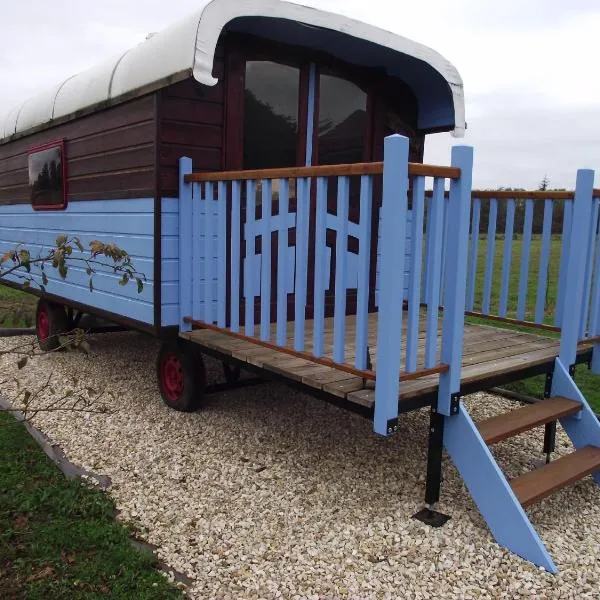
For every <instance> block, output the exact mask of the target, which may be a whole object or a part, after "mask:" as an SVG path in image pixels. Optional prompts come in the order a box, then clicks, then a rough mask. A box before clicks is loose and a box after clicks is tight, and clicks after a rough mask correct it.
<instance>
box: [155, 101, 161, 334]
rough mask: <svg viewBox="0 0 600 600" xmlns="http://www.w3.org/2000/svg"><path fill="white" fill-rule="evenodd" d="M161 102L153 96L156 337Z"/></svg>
mask: <svg viewBox="0 0 600 600" xmlns="http://www.w3.org/2000/svg"><path fill="white" fill-rule="evenodd" d="M161 108H162V102H161V95H160V94H159V93H157V94H155V95H154V125H155V127H154V329H155V331H156V335H158V333H159V331H160V326H161V324H162V310H161V308H162V198H161V190H160V140H161V130H162V118H161V117H162V114H161V112H162V111H161Z"/></svg>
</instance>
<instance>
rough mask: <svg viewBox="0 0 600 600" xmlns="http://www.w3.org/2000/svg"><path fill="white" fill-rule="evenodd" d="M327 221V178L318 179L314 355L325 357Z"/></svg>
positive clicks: (327, 280) (328, 259)
mask: <svg viewBox="0 0 600 600" xmlns="http://www.w3.org/2000/svg"><path fill="white" fill-rule="evenodd" d="M326 221H327V178H326V177H319V178H317V211H316V215H315V285H314V315H313V319H314V322H313V354H314V355H315V356H317V357H320V356H323V336H324V334H325V290H326V288H327V287H329V276H328V272H327V266H328V265H329V262H330V260H331V259H330V258H327V253H326V250H327V249H326V247H325V230H326Z"/></svg>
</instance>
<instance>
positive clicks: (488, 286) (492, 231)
mask: <svg viewBox="0 0 600 600" xmlns="http://www.w3.org/2000/svg"><path fill="white" fill-rule="evenodd" d="M497 219H498V201H497V200H496V199H495V198H492V199H491V200H490V208H489V216H488V234H487V235H488V237H487V242H488V247H487V256H486V260H485V273H484V276H483V303H482V307H481V312H483V313H484V314H486V315H487V314H490V309H491V301H492V285H493V281H494V258H495V256H496V222H497Z"/></svg>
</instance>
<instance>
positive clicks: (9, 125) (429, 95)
mask: <svg viewBox="0 0 600 600" xmlns="http://www.w3.org/2000/svg"><path fill="white" fill-rule="evenodd" d="M199 5H200V7H199V8H198V10H197V11H196V12H195V13H194V14H192V15H190V16H189V17H186V18H185V19H182V20H181V21H179V22H177V23H175V24H173V25H171V26H170V27H168V28H167V29H165V30H164V31H162V32H160V33H157V34H155V35H153V36H152V37H150V38H149V39H148V40H146V41H144V42H142V43H141V44H139V45H137V46H135V47H134V48H132V49H130V50H128V51H127V52H125V53H123V54H122V55H120V56H118V57H115V58H112V59H110V60H107V61H106V62H104V63H102V64H100V65H98V66H96V67H93V68H91V69H89V70H87V71H84V72H82V73H79V74H78V75H74V76H73V77H70V78H68V79H66V80H65V81H63V82H61V83H60V84H58V85H56V86H54V87H53V88H51V89H49V90H46V91H44V92H42V93H41V94H39V95H37V96H35V97H33V98H30V99H29V100H26V101H25V102H23V103H21V104H20V105H18V106H16V107H14V108H13V109H12V110H11V111H9V112H8V114H7V115H6V116H5V117H4V118H2V117H0V140H2V139H5V138H8V137H10V136H13V135H15V134H24V133H26V132H28V131H30V130H34V129H40V128H43V127H44V126H50V125H52V124H53V123H54V122H63V121H65V120H69V119H70V118H75V117H76V116H78V115H79V114H82V112H89V111H92V110H94V109H98V110H100V109H102V108H104V107H106V106H110V105H114V104H117V103H119V102H124V101H126V100H128V99H131V98H132V97H136V96H140V95H142V94H145V93H148V92H151V91H153V90H156V89H159V88H161V87H164V86H167V85H169V84H171V83H173V82H175V81H180V80H182V79H184V78H187V77H189V76H193V77H194V78H195V79H196V80H197V81H199V82H200V83H202V84H204V85H209V86H211V85H215V84H216V83H217V80H216V79H215V78H214V77H213V76H212V70H213V61H214V54H215V49H216V46H217V42H218V39H219V36H220V35H221V33H222V32H223V30H224V29H226V28H227V29H230V30H234V31H243V32H248V33H255V34H258V35H261V36H262V37H267V38H270V39H274V40H275V39H279V40H281V41H290V43H291V42H292V41H293V42H294V43H297V44H300V45H304V46H307V47H318V48H319V49H324V50H327V51H328V52H330V53H333V54H336V55H338V56H339V57H340V58H344V55H346V59H349V60H350V62H354V63H358V64H364V65H368V66H378V67H384V68H386V70H387V71H388V73H389V74H390V75H393V76H396V77H399V78H401V79H403V80H404V81H405V82H406V83H407V84H408V85H409V86H411V88H412V89H413V91H414V92H415V95H416V96H417V99H418V102H419V107H420V115H419V127H420V128H421V129H436V128H437V129H440V128H446V129H453V131H454V134H455V135H457V136H462V135H463V133H464V129H465V111H464V97H463V84H462V80H461V78H460V75H459V74H458V71H457V70H456V69H455V68H454V66H452V65H451V64H450V63H449V62H448V61H447V60H445V59H444V58H443V57H442V56H441V55H439V54H438V53H437V52H435V51H433V50H431V49H430V48H428V47H426V46H423V45H421V44H418V43H416V42H413V41H411V40H409V39H407V38H404V37H401V36H398V35H395V34H392V33H389V32H387V31H384V30H381V29H378V28H376V27H372V26H370V25H367V24H365V23H361V22H359V21H355V20H353V19H349V18H347V17H343V16H340V15H335V14H332V13H328V12H324V11H321V10H316V9H314V8H308V7H305V6H301V5H299V4H291V3H289V2H282V1H280V0H199ZM273 19H277V21H276V24H274V23H273ZM359 42H360V43H362V46H357V45H356V44H358V43H359Z"/></svg>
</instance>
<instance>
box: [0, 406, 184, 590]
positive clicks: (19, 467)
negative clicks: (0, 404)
mask: <svg viewBox="0 0 600 600" xmlns="http://www.w3.org/2000/svg"><path fill="white" fill-rule="evenodd" d="M0 456H1V457H2V459H0V597H1V598H2V600H17V599H18V600H21V599H27V600H62V599H69V600H70V599H85V600H93V599H96V598H97V599H100V598H103V599H107V598H108V599H114V600H133V599H135V600H172V599H173V600H174V599H176V598H179V599H181V598H183V596H182V593H181V592H180V591H179V590H177V589H176V588H175V587H174V586H172V585H171V584H170V583H168V582H167V581H166V579H165V578H164V577H163V576H162V575H161V574H160V573H159V572H158V571H157V570H156V559H155V557H154V556H153V555H152V554H151V553H149V552H141V551H139V550H136V549H134V548H133V546H132V545H131V542H130V540H129V534H130V532H129V531H128V530H127V529H126V528H125V527H124V526H123V525H120V524H119V523H117V522H116V521H115V520H114V516H115V506H114V504H113V503H112V501H111V500H110V499H109V498H108V497H107V496H106V495H105V494H104V493H103V492H101V491H99V490H95V489H89V488H88V487H85V486H82V485H80V484H79V483H77V482H73V481H69V480H67V479H66V478H65V477H64V476H63V474H62V473H61V472H60V471H59V470H58V469H57V468H56V466H55V465H54V463H52V462H51V461H50V460H49V459H48V458H47V457H46V455H45V454H43V452H42V451H41V450H40V448H39V447H38V446H37V444H36V442H35V441H34V440H33V439H32V438H31V437H30V436H29V434H28V433H27V432H26V430H25V428H24V427H23V426H22V425H21V424H16V423H15V421H14V419H13V418H12V417H11V416H9V415H7V414H5V413H1V412H0Z"/></svg>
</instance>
